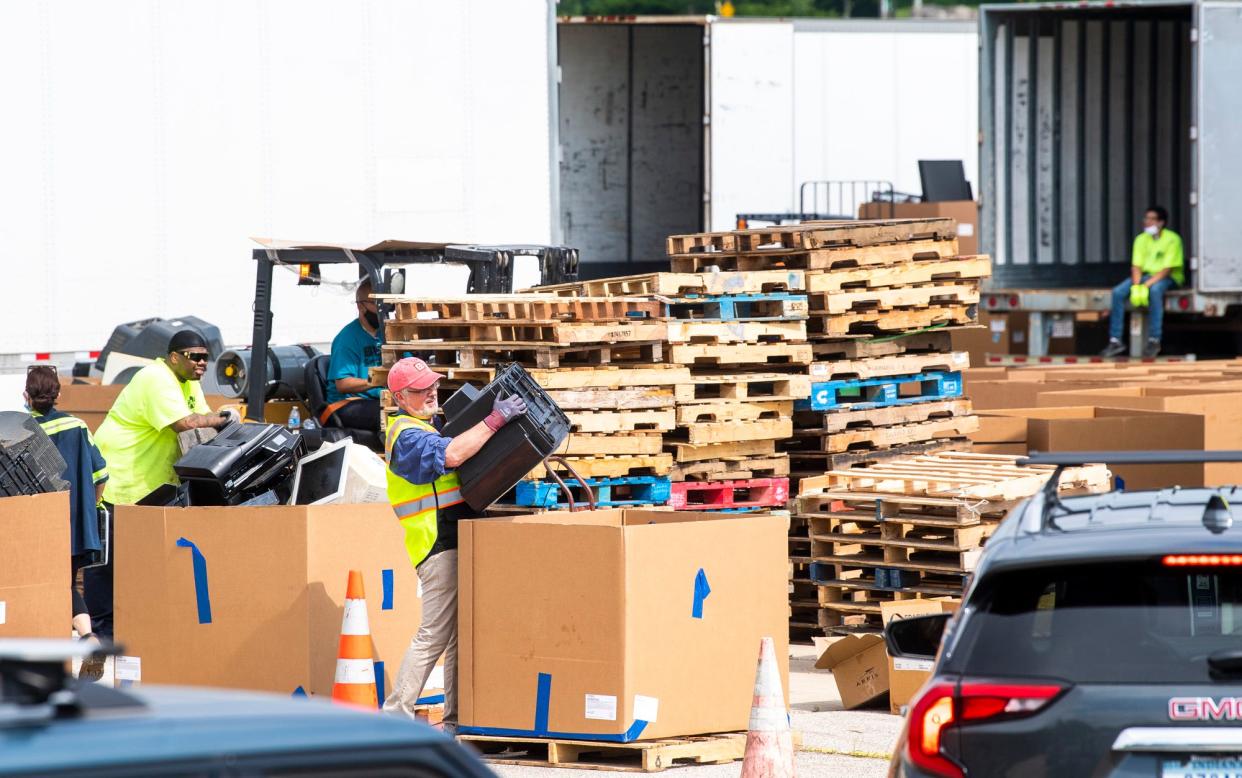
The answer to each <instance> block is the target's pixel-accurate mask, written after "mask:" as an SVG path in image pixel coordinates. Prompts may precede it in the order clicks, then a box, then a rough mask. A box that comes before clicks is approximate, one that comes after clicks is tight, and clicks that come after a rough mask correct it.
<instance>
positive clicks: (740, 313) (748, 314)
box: [668, 292, 808, 321]
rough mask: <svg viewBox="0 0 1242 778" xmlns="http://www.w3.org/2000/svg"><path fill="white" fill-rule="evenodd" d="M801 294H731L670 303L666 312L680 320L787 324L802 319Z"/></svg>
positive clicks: (805, 306) (804, 300) (804, 309)
mask: <svg viewBox="0 0 1242 778" xmlns="http://www.w3.org/2000/svg"><path fill="white" fill-rule="evenodd" d="M807 310H808V304H807V298H806V295H804V294H787V293H785V292H773V293H771V294H740V295H739V294H735V295H717V296H707V297H683V298H681V299H678V300H670V301H669V307H668V312H669V316H670V317H671V318H673V319H677V320H680V321H789V320H795V321H796V320H801V319H805V318H806V315H807Z"/></svg>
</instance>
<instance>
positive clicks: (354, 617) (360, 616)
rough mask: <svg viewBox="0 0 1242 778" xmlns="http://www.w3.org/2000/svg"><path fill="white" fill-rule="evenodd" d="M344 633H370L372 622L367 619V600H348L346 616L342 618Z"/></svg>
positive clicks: (342, 632)
mask: <svg viewBox="0 0 1242 778" xmlns="http://www.w3.org/2000/svg"><path fill="white" fill-rule="evenodd" d="M341 634H342V635H370V634H371V624H370V622H369V621H367V601H366V600H346V601H345V618H343V619H341Z"/></svg>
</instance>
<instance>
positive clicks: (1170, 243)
mask: <svg viewBox="0 0 1242 778" xmlns="http://www.w3.org/2000/svg"><path fill="white" fill-rule="evenodd" d="M1168 220H1169V212H1168V211H1166V210H1165V209H1164V208H1161V207H1160V206H1158V205H1153V206H1152V207H1150V208H1148V209H1147V213H1145V214H1144V215H1143V231H1142V232H1140V233H1139V235H1138V237H1136V238H1135V239H1134V248H1133V250H1132V251H1131V254H1130V277H1129V278H1128V279H1126V280H1125V281H1122V282H1121V283H1120V284H1118V285H1117V286H1115V287H1114V288H1113V308H1112V313H1111V314H1109V318H1108V346H1107V347H1106V348H1105V349H1104V351H1102V352H1101V355H1102V356H1106V357H1115V356H1117V355H1119V354H1124V353H1125V351H1126V346H1125V344H1124V343H1122V342H1121V330H1122V328H1123V326H1124V324H1125V315H1126V301H1127V300H1134V299H1135V298H1137V299H1138V304H1140V305H1141V304H1142V299H1143V298H1144V297H1146V299H1147V306H1148V307H1147V343H1146V344H1145V345H1144V346H1143V356H1145V357H1154V356H1156V355H1157V354H1159V353H1160V337H1161V335H1162V334H1163V327H1164V294H1165V292H1167V291H1168V290H1169V289H1171V288H1173V287H1176V286H1181V285H1182V284H1184V283H1186V274H1185V270H1184V267H1185V259H1184V258H1183V256H1182V238H1181V236H1180V235H1178V234H1177V233H1176V232H1174V231H1173V230H1170V229H1168V228H1166V227H1165V225H1166V224H1167V223H1168ZM1140 286H1141V287H1145V288H1144V289H1139V288H1138V287H1140Z"/></svg>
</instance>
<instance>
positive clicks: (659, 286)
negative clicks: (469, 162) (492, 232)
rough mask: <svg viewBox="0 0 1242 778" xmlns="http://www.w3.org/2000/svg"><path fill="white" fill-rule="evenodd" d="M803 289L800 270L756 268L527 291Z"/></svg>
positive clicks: (601, 293) (604, 293)
mask: <svg viewBox="0 0 1242 778" xmlns="http://www.w3.org/2000/svg"><path fill="white" fill-rule="evenodd" d="M804 289H806V275H805V274H804V273H803V272H802V271H801V270H754V271H749V272H727V273H646V274H643V275H634V276H620V277H615V278H600V279H595V280H591V281H578V282H575V283H570V284H556V285H554V286H537V287H534V288H533V289H529V290H526V291H528V292H531V293H536V294H556V295H561V296H568V297H584V296H591V297H611V296H618V295H623V296H644V295H652V296H659V297H683V296H686V295H704V294H711V295H719V294H765V293H768V292H800V291H803V290H804Z"/></svg>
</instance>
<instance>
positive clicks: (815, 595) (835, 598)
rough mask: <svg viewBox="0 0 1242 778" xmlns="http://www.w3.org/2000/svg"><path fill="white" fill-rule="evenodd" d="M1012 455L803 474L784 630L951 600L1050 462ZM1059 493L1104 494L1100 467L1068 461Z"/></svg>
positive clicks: (830, 625)
mask: <svg viewBox="0 0 1242 778" xmlns="http://www.w3.org/2000/svg"><path fill="white" fill-rule="evenodd" d="M1018 459H1019V458H1018V457H1009V456H1002V455H994V454H972V453H968V452H941V453H937V454H928V455H923V456H918V457H912V458H905V459H891V460H886V461H884V462H881V463H878V464H874V465H870V466H866V467H860V468H851V469H845V470H836V471H831V472H828V473H825V474H824V475H822V476H818V477H814V478H806V479H803V481H802V483H801V486H800V489H799V492H798V496H797V498H795V500H794V504H793V508H794V512H795V514H796V515H797V516H799V517H800V518H802V519H803V520H804V521H806V522H807V523H808V524H809V527H810V533H809V536H808V538H807V540H806V544H805V546H804V547H802V548H801V549H800V552H799V553H798V555H797V556H795V557H794V561H795V562H797V563H800V569H802V570H804V571H805V572H804V573H803V574H801V575H796V576H795V578H794V581H793V591H792V594H791V606H792V608H791V622H790V625H791V630H792V632H793V633H795V634H801V635H805V634H807V633H808V632H809V633H813V634H820V635H822V634H825V633H827V634H839V633H842V632H850V631H858V630H876V629H879V628H880V627H881V623H880V603H881V602H885V601H892V600H907V599H917V598H923V597H945V596H951V597H957V596H960V595H961V593H962V587H963V584H964V582H965V580H966V578H967V576H968V575H969V574H970V572H971V570H973V569H974V564H975V561H976V560H977V559H978V556H979V554H980V553H981V547H982V545H983V543H984V542H985V541H986V539H987V538H988V536H989V535H991V534H992V532H993V531H994V530H995V529H996V526H997V524H999V522H1000V521H1001V520H1002V519H1004V518H1005V516H1006V515H1007V514H1008V513H1009V512H1010V511H1011V510H1013V508H1014V507H1015V506H1016V505H1017V504H1018V503H1019V502H1020V501H1021V500H1023V499H1025V498H1027V497H1030V496H1031V495H1033V494H1035V493H1036V492H1037V491H1039V490H1040V489H1041V488H1043V486H1044V485H1045V484H1046V483H1047V480H1048V478H1049V477H1050V476H1051V474H1052V470H1053V468H1051V467H1020V466H1018V465H1017V464H1016V462H1017V460H1018ZM1059 483H1060V492H1061V494H1062V495H1065V494H1072V493H1081V492H1096V491H1105V490H1107V489H1108V488H1109V484H1110V475H1109V472H1108V470H1107V469H1106V468H1105V467H1104V466H1103V465H1090V466H1086V467H1080V468H1069V469H1067V470H1066V471H1065V472H1064V473H1063V474H1062V475H1061V479H1060V482H1059Z"/></svg>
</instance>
